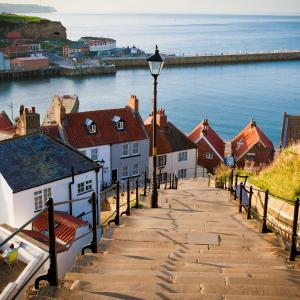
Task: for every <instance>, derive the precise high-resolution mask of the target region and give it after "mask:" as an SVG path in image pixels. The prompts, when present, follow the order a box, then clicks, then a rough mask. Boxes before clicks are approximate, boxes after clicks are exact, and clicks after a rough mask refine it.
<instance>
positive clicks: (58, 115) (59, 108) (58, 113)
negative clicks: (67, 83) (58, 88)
mask: <svg viewBox="0 0 300 300" xmlns="http://www.w3.org/2000/svg"><path fill="white" fill-rule="evenodd" d="M53 106H54V122H55V123H56V124H58V125H60V124H61V120H62V119H63V118H64V116H65V114H66V108H65V107H64V104H63V100H62V98H60V97H59V96H55V97H53Z"/></svg>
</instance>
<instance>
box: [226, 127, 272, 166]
mask: <svg viewBox="0 0 300 300" xmlns="http://www.w3.org/2000/svg"><path fill="white" fill-rule="evenodd" d="M258 142H261V143H262V144H263V145H264V146H265V147H266V148H269V149H274V146H273V143H272V142H271V141H270V140H269V138H268V137H267V136H266V135H265V134H264V133H263V132H262V131H261V130H260V129H259V128H258V127H257V126H256V123H255V122H254V121H251V122H250V123H249V124H248V125H247V126H246V127H245V128H244V129H243V130H242V131H241V132H240V133H239V134H238V135H237V136H236V137H235V138H234V139H233V140H232V141H231V150H232V153H233V155H234V156H235V157H236V160H239V158H241V157H242V156H243V155H244V154H245V153H246V152H247V151H248V150H250V149H251V148H252V147H253V146H254V145H255V144H256V143H258Z"/></svg>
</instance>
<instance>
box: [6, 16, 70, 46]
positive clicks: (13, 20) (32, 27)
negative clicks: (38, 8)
mask: <svg viewBox="0 0 300 300" xmlns="http://www.w3.org/2000/svg"><path fill="white" fill-rule="evenodd" d="M9 31H19V32H21V34H22V37H23V38H25V39H34V40H59V39H60V40H61V39H66V38H67V33H66V28H65V27H64V26H63V25H62V24H61V22H54V21H50V20H47V19H42V18H38V17H29V16H20V15H15V14H6V13H3V14H1V15H0V38H6V36H7V33H8V32H9Z"/></svg>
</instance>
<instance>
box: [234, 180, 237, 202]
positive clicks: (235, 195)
mask: <svg viewBox="0 0 300 300" xmlns="http://www.w3.org/2000/svg"><path fill="white" fill-rule="evenodd" d="M237 183H238V175H235V189H234V200H236V197H237V194H236V188H237Z"/></svg>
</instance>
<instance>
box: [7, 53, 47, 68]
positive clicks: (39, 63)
mask: <svg viewBox="0 0 300 300" xmlns="http://www.w3.org/2000/svg"><path fill="white" fill-rule="evenodd" d="M11 66H12V68H13V69H15V70H33V69H46V68H48V67H49V60H48V57H45V56H34V57H19V58H14V59H12V60H11Z"/></svg>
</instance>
